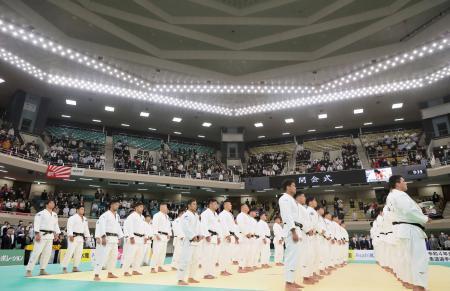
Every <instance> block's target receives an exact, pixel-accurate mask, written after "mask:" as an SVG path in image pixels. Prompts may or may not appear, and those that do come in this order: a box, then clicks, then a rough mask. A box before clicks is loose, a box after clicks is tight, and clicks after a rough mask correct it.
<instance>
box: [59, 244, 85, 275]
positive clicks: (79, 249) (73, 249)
mask: <svg viewBox="0 0 450 291" xmlns="http://www.w3.org/2000/svg"><path fill="white" fill-rule="evenodd" d="M83 243H84V238H83V237H82V236H75V237H74V238H73V242H71V241H70V240H68V242H67V252H66V254H65V255H64V259H63V260H62V262H61V266H62V267H63V268H67V266H68V265H69V262H70V259H71V258H72V256H73V266H74V267H75V268H78V266H79V265H80V262H81V256H82V255H83Z"/></svg>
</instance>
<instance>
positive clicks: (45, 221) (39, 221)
mask: <svg viewBox="0 0 450 291" xmlns="http://www.w3.org/2000/svg"><path fill="white" fill-rule="evenodd" d="M44 230H47V231H52V232H54V233H56V234H59V233H61V230H60V229H59V225H58V215H57V214H56V213H55V212H53V211H52V212H49V211H48V210H47V209H44V210H42V211H39V212H38V213H37V214H36V216H35V217H34V233H37V232H42V231H44ZM41 236H44V233H41ZM52 237H53V234H52Z"/></svg>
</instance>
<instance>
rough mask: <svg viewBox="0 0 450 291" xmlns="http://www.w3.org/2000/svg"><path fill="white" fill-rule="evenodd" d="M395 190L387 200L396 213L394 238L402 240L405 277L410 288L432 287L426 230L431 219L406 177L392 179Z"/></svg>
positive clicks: (391, 186)
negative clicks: (408, 191) (415, 198)
mask: <svg viewBox="0 0 450 291" xmlns="http://www.w3.org/2000/svg"><path fill="white" fill-rule="evenodd" d="M389 187H390V189H391V192H390V193H389V195H388V197H387V199H386V205H387V207H388V208H389V210H388V211H389V215H390V216H392V220H393V222H392V225H393V233H394V237H396V238H397V239H398V244H399V246H398V249H397V250H399V251H401V252H402V254H400V256H399V259H400V260H403V263H402V264H401V266H402V268H404V273H402V276H401V278H400V279H401V280H402V281H403V282H404V286H405V287H406V288H413V290H417V291H419V290H420V291H422V290H426V288H427V286H428V261H429V256H428V252H427V249H426V244H425V238H426V237H427V236H426V234H425V232H424V229H425V224H426V223H428V222H430V221H431V219H430V218H429V217H428V216H426V215H424V214H423V213H422V210H421V208H420V207H419V205H417V203H416V202H415V201H414V200H413V199H412V198H411V197H410V196H409V195H408V194H407V193H406V192H405V191H407V190H408V185H407V184H406V181H405V179H404V178H403V177H401V176H399V175H393V176H391V178H389Z"/></svg>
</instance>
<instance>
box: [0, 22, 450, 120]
mask: <svg viewBox="0 0 450 291" xmlns="http://www.w3.org/2000/svg"><path fill="white" fill-rule="evenodd" d="M0 31H1V32H2V33H4V34H7V35H10V36H12V37H14V38H16V39H19V40H21V41H24V42H26V43H30V44H32V45H34V46H36V47H39V48H41V49H44V50H46V51H48V52H50V53H53V54H55V55H58V56H59V57H63V58H66V59H69V60H72V61H74V62H77V63H79V64H81V65H83V66H85V67H88V68H91V69H93V70H96V71H98V72H101V73H103V74H105V75H109V76H111V77H113V78H116V79H118V80H120V81H123V82H126V83H128V84H129V85H131V86H135V89H131V88H126V87H119V86H113V85H109V84H102V83H98V82H94V81H89V80H83V79H79V78H73V77H70V76H67V75H66V76H62V75H57V74H51V73H49V72H45V71H44V70H42V69H40V68H38V67H36V66H34V65H32V64H30V63H28V62H27V61H25V60H23V59H21V58H19V57H18V56H16V55H14V54H12V53H11V52H9V51H7V50H6V49H4V48H0V58H1V59H3V60H4V61H6V62H8V63H10V64H12V65H13V66H15V67H17V68H19V69H21V70H23V71H25V72H27V73H28V74H30V75H32V76H33V77H35V78H37V79H39V80H42V81H45V82H47V83H50V84H54V85H59V86H64V87H70V88H76V89H81V90H87V91H91V92H97V93H105V94H111V95H117V96H122V97H127V98H133V99H138V100H145V101H150V102H155V103H160V104H166V105H171V106H176V107H182V108H187V109H192V110H199V111H203V112H209V113H215V114H219V115H226V116H241V115H249V114H255V113H260V112H268V111H276V110H282V109H287V108H294V107H301V106H307V105H314V104H321V103H327V102H333V101H338V100H345V99H352V98H357V97H367V96H372V95H377V94H381V93H392V92H398V91H404V90H410V89H414V88H419V87H423V86H426V85H429V84H432V83H434V82H437V81H439V80H440V79H442V78H446V77H448V76H449V75H450V65H449V64H447V65H445V66H443V67H440V68H439V69H438V70H435V71H434V72H432V73H429V74H427V75H425V76H423V77H421V78H415V79H410V80H404V81H397V82H391V83H386V84H380V85H372V86H367V87H362V88H346V87H345V86H346V85H349V84H351V83H353V82H355V81H359V80H362V79H364V78H367V77H369V76H373V75H376V74H378V73H381V72H384V71H387V70H389V69H392V68H395V67H396V66H399V65H403V64H406V63H409V62H413V61H415V60H417V59H420V58H423V57H425V56H430V55H432V54H435V53H437V52H439V51H442V50H444V49H448V48H449V47H450V42H449V41H448V38H447V37H446V36H443V37H441V38H440V39H438V40H435V41H432V42H429V43H427V44H425V45H422V46H420V47H417V48H414V49H412V50H410V51H407V52H403V53H400V54H397V55H394V56H391V57H389V58H386V59H385V60H382V61H380V62H377V63H375V64H372V65H370V66H367V67H365V68H362V69H359V70H356V71H354V72H351V73H348V74H346V75H345V76H342V77H340V78H337V79H335V80H332V81H329V82H325V83H323V84H319V85H314V86H271V85H216V84H207V85H199V84H153V83H150V82H148V81H146V80H145V79H143V78H141V77H139V76H137V75H134V74H131V73H129V72H126V71H125V70H122V69H120V68H118V67H116V66H112V65H110V64H108V63H106V62H103V61H100V60H98V59H96V58H94V57H91V56H88V55H86V54H84V53H81V52H78V51H76V50H73V49H70V48H67V47H65V46H63V45H61V44H59V43H57V42H55V41H52V40H50V39H49V38H47V37H44V36H42V35H38V34H36V33H34V32H30V31H27V30H25V29H23V28H21V27H18V26H16V25H14V24H12V23H7V22H6V21H4V20H1V19H0ZM336 90H340V91H336ZM159 93H206V94H208V93H209V94H214V93H215V94H283V95H290V94H291V95H296V94H302V95H303V97H301V98H294V99H286V100H283V101H279V102H273V103H266V104H259V105H253V106H247V107H241V108H231V107H230V108H229V107H224V106H217V105H212V104H207V103H202V102H195V101H189V100H185V99H180V98H175V97H170V96H165V95H162V94H159Z"/></svg>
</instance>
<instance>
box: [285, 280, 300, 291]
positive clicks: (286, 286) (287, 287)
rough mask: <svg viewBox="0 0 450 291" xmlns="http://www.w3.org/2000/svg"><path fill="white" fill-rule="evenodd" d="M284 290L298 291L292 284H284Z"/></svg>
mask: <svg viewBox="0 0 450 291" xmlns="http://www.w3.org/2000/svg"><path fill="white" fill-rule="evenodd" d="M284 290H286V291H298V288H297V287H295V285H294V284H292V283H288V282H286V284H285V285H284Z"/></svg>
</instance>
